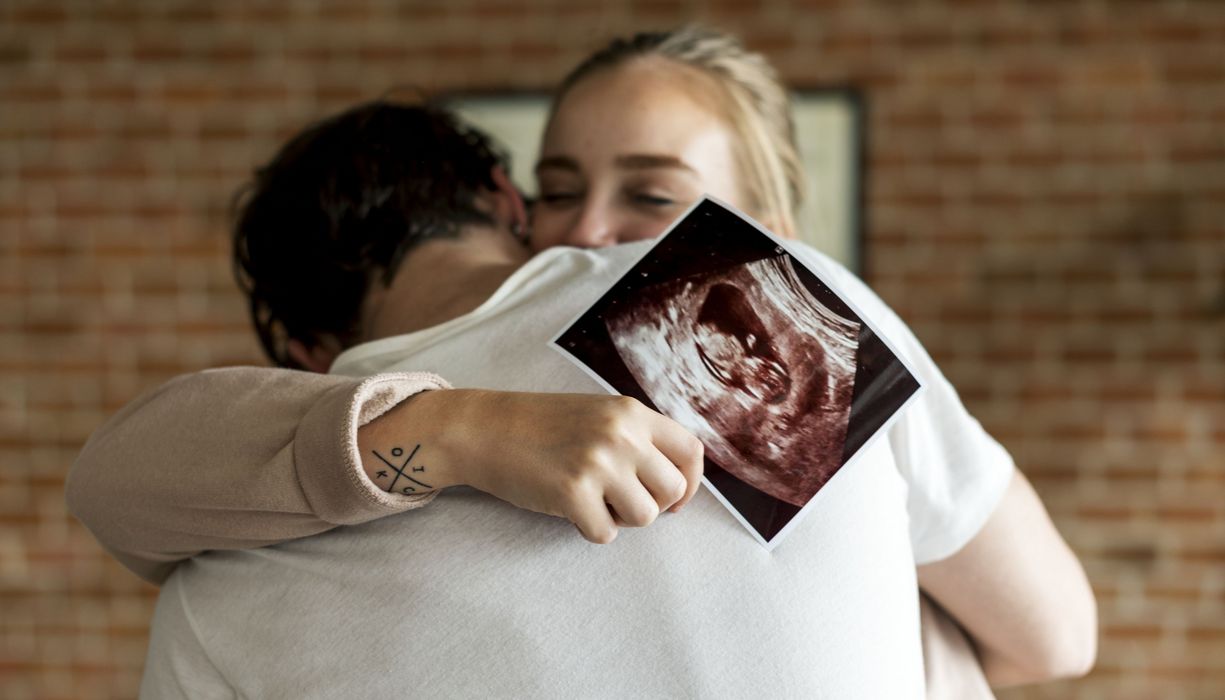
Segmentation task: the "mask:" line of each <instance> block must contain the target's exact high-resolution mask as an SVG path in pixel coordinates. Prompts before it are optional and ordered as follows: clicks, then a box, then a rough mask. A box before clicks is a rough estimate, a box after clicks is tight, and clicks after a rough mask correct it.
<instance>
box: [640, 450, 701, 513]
mask: <svg viewBox="0 0 1225 700" xmlns="http://www.w3.org/2000/svg"><path fill="white" fill-rule="evenodd" d="M650 451H651V452H652V453H653V454H650V455H647V456H645V457H644V458H643V461H642V463H641V464H640V465H639V466H638V480H639V481H641V482H642V485H643V487H645V488H646V490H647V491H649V492H650V493H651V497H652V498H654V499H655V504H656V505H658V506H659V510H660V511H665V510H668V509H669V508H671V507H673V506H675V505H677V504H678V503H680V501H681V499H682V498H684V497H685V496H686V495H687V493H688V491H689V488H688V487H689V483H688V481H687V480H686V479H685V475H684V474H683V473H682V472H681V470H680V469H678V468H677V466H676V465H675V464H673V463H672V462H671V461H669V459H668V458H667V457H665V456H664V454H663V453H662V452H660V451H659V450H658V449H651V450H650Z"/></svg>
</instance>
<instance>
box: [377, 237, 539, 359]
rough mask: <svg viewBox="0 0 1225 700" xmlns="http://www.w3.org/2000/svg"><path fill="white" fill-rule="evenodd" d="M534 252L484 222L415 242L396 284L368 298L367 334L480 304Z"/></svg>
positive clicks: (418, 325) (382, 334)
mask: <svg viewBox="0 0 1225 700" xmlns="http://www.w3.org/2000/svg"><path fill="white" fill-rule="evenodd" d="M529 257H531V253H529V252H528V251H527V250H526V249H525V248H523V247H522V246H520V245H519V243H518V242H517V241H514V240H513V239H511V238H509V236H507V235H506V234H505V233H503V232H500V231H490V230H485V229H483V228H481V229H477V230H472V231H466V232H464V233H462V234H461V235H460V236H459V237H458V238H455V239H445V240H435V241H427V242H425V243H422V244H420V245H418V246H417V247H416V248H414V249H413V250H412V251H411V252H410V253H409V254H408V255H407V256H406V257H405V259H404V262H403V263H401V265H400V269H399V270H397V271H396V275H395V278H394V279H393V280H392V282H391V285H390V286H389V287H387V288H386V289H383V288H382V286H381V285H378V286H377V287H376V289H375V290H374V291H372V292H371V294H370V298H369V299H368V300H367V305H366V309H365V313H363V316H364V317H365V326H364V327H365V333H364V335H365V340H376V339H378V338H386V337H388V336H392V335H402V334H404V333H412V332H414V331H419V330H423V329H425V328H429V327H431V326H436V325H438V324H440V323H444V322H446V321H449V320H451V319H453V318H457V317H459V316H462V315H464V314H466V313H468V312H470V311H472V310H473V309H475V308H476V307H478V306H480V305H481V304H482V303H484V301H485V300H486V299H488V298H489V297H490V295H492V294H493V293H494V292H495V291H497V289H498V287H499V286H501V284H502V283H503V282H505V281H506V278H507V277H509V276H510V275H511V274H513V273H514V271H515V270H517V269H519V268H520V267H521V266H522V265H523V263H525V262H527V260H528V258H529Z"/></svg>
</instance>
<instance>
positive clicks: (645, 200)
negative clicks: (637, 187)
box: [630, 192, 676, 207]
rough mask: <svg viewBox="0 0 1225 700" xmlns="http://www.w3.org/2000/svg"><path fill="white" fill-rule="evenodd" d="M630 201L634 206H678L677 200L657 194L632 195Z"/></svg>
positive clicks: (642, 193)
mask: <svg viewBox="0 0 1225 700" xmlns="http://www.w3.org/2000/svg"><path fill="white" fill-rule="evenodd" d="M630 200H631V201H633V202H634V204H638V205H641V206H646V207H670V206H672V205H674V204H676V200H675V199H673V198H672V197H670V196H668V195H664V194H656V193H650V192H636V193H633V194H631V195H630Z"/></svg>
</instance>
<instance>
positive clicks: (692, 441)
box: [686, 435, 706, 464]
mask: <svg viewBox="0 0 1225 700" xmlns="http://www.w3.org/2000/svg"><path fill="white" fill-rule="evenodd" d="M688 443H689V444H688V445H686V449H687V451H688V454H687V456H688V457H689V459H690V460H692V461H693V462H697V463H699V464H700V463H701V462H702V459H703V457H704V456H705V455H706V446H705V445H703V444H702V441H701V440H699V439H698V438H697V437H696V436H693V435H690V436H689V441H688Z"/></svg>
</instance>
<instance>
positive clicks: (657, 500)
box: [358, 389, 703, 544]
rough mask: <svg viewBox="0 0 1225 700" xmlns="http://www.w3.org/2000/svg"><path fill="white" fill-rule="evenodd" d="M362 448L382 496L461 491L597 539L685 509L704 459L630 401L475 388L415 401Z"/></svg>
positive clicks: (666, 422) (697, 445)
mask: <svg viewBox="0 0 1225 700" xmlns="http://www.w3.org/2000/svg"><path fill="white" fill-rule="evenodd" d="M358 449H359V450H360V452H361V456H362V465H363V467H364V468H365V471H366V474H367V475H368V476H369V477H370V479H371V480H372V481H373V482H374V483H375V484H378V485H379V486H380V487H381V488H383V489H384V490H388V491H395V492H399V493H406V494H416V493H425V492H428V491H429V490H434V489H440V488H445V487H446V486H452V485H457V484H466V485H468V486H472V487H473V488H476V489H479V490H481V491H485V492H486V493H489V494H491V495H493V496H496V497H498V498H501V499H502V500H504V501H507V502H509V503H511V504H512V505H515V506H518V507H520V508H526V509H528V510H533V511H536V512H539V513H546V514H549V515H556V516H559V517H563V518H566V519H568V520H570V521H571V522H573V523H574V524H575V525H576V526H577V527H578V529H579V531H580V532H582V534H583V537H585V538H587V539H588V540H590V541H592V542H596V543H600V544H604V543H608V542H611V541H612V540H613V539H614V538H615V537H616V536H617V528H618V526H622V525H624V526H629V527H644V526H646V525H650V524H651V523H652V522H654V521H655V519H656V518H657V517H658V516H659V514H660V513H661V512H662V511H665V510H672V511H677V510H679V509H680V508H681V507H682V506H684V505H685V504H686V503H688V502H689V499H691V498H693V495H694V493H696V492H697V489H698V486H699V484H700V483H701V477H702V463H703V458H702V454H703V450H702V443H701V442H700V441H699V440H698V439H697V438H696V437H694V436H693V435H692V434H691V433H690V432H689V431H687V430H686V429H684V428H683V427H681V426H680V425H679V424H678V423H676V422H675V421H673V420H671V419H669V418H667V417H665V416H663V415H660V414H659V413H656V412H655V411H652V410H650V409H648V408H647V407H645V406H643V405H642V404H641V403H639V402H638V401H636V400H634V399H632V398H628V397H624V396H603V395H588V394H539V393H520V392H499V391H481V390H471V389H453V390H446V391H430V392H425V393H421V394H417V395H416V396H413V397H412V398H410V399H408V400H406V401H404V402H403V403H401V404H400V405H398V406H396V407H395V408H393V409H392V410H390V411H388V412H387V413H386V414H384V415H383V416H380V417H379V418H378V419H376V420H374V421H372V422H371V423H369V424H367V425H365V426H363V427H362V428H361V429H360V430H359V431H358Z"/></svg>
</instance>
